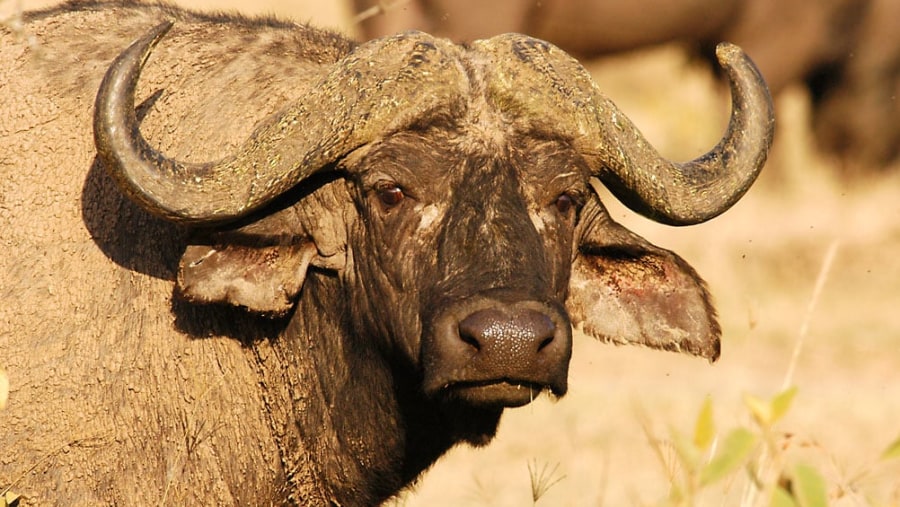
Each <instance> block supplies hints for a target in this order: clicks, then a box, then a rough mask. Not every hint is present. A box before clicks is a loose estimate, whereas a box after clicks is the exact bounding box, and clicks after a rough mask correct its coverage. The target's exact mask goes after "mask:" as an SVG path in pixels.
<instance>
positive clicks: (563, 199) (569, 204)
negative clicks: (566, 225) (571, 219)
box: [555, 193, 578, 215]
mask: <svg viewBox="0 0 900 507" xmlns="http://www.w3.org/2000/svg"><path fill="white" fill-rule="evenodd" d="M555 204H556V210H557V211H559V213H560V214H561V215H568V214H569V213H570V212H571V211H572V210H573V209H574V208H576V207H577V206H578V199H577V198H576V197H575V196H573V195H571V194H569V193H564V194H560V196H559V197H557V198H556V202H555Z"/></svg>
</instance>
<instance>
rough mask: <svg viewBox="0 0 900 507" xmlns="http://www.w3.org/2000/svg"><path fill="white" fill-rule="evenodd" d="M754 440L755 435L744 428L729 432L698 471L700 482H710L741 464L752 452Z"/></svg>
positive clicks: (704, 483) (705, 483)
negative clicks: (713, 456)
mask: <svg viewBox="0 0 900 507" xmlns="http://www.w3.org/2000/svg"><path fill="white" fill-rule="evenodd" d="M756 440H757V438H756V435H754V434H753V433H752V432H751V431H750V430H748V429H745V428H738V429H736V430H733V431H732V432H731V433H729V434H728V436H727V437H725V441H724V442H723V443H722V447H721V449H720V450H719V452H718V453H717V454H716V457H715V458H713V459H712V461H710V462H709V463H708V464H707V465H706V466H705V467H703V470H701V471H700V484H701V485H707V484H712V483H714V482H716V481H718V480H719V479H722V478H723V477H725V476H727V475H728V474H730V473H731V472H733V471H735V470H736V469H737V468H738V467H740V466H741V465H743V464H744V463H745V462H746V461H747V458H748V457H749V456H750V453H751V452H753V447H754V446H755V445H756Z"/></svg>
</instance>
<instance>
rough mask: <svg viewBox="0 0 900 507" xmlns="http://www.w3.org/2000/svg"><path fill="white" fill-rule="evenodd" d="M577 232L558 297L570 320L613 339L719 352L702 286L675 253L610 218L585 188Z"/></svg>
mask: <svg viewBox="0 0 900 507" xmlns="http://www.w3.org/2000/svg"><path fill="white" fill-rule="evenodd" d="M577 238H578V240H579V241H580V243H579V247H578V251H577V252H576V254H575V259H574V262H573V265H572V274H571V279H570V282H569V295H568V299H567V301H566V305H567V307H568V310H569V314H570V316H571V318H572V323H573V325H574V326H576V327H580V328H581V329H582V330H583V331H584V332H585V333H586V334H588V335H590V336H593V337H595V338H597V339H600V340H603V341H608V342H612V343H616V344H634V345H643V346H647V347H650V348H654V349H663V350H671V351H677V352H686V353H690V354H693V355H697V356H702V357H705V358H706V359H708V360H710V361H715V360H716V359H717V358H718V357H719V350H720V349H719V334H720V329H719V325H718V323H717V322H716V315H715V310H714V309H713V307H712V304H711V302H710V297H709V293H708V292H707V290H706V285H705V283H704V282H703V280H701V279H700V277H699V276H698V275H697V273H696V272H695V271H694V269H693V268H691V267H690V266H689V265H688V264H687V263H686V262H685V261H684V260H683V259H681V258H680V257H678V256H677V255H675V254H674V253H672V252H670V251H668V250H664V249H662V248H658V247H656V246H654V245H652V244H650V243H649V242H647V240H645V239H643V238H641V237H640V236H638V235H636V234H634V233H632V232H631V231H629V230H628V229H626V228H624V227H622V226H621V225H619V224H618V223H616V222H615V221H613V220H612V218H610V216H609V214H608V213H607V211H606V209H605V208H604V207H603V204H601V203H600V199H599V198H598V197H597V196H596V194H593V193H592V194H591V199H590V200H589V202H588V204H587V205H586V206H585V208H584V210H583V211H582V215H581V220H580V224H579V235H578V237H577Z"/></svg>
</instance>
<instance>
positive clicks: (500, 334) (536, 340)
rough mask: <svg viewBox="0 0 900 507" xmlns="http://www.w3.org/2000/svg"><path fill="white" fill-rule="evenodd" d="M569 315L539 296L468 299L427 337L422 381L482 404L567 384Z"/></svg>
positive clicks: (525, 397)
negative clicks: (533, 298) (535, 298)
mask: <svg viewBox="0 0 900 507" xmlns="http://www.w3.org/2000/svg"><path fill="white" fill-rule="evenodd" d="M571 355H572V330H571V326H570V325H569V320H568V317H567V316H566V315H565V313H563V312H562V311H560V310H559V309H557V308H556V307H554V306H551V305H547V304H544V303H540V302H536V301H518V302H512V303H506V302H499V301H495V300H485V301H477V300H476V301H475V302H474V304H473V303H463V304H460V305H458V306H455V307H451V308H449V309H448V310H447V311H446V312H443V313H442V314H440V315H439V316H438V317H437V319H436V320H435V324H434V333H433V334H431V335H429V336H428V337H427V338H426V340H425V343H423V351H422V359H423V370H424V371H423V373H424V378H423V387H424V389H425V391H426V393H431V394H438V393H446V394H448V395H450V396H457V397H459V398H462V399H466V400H469V401H471V402H473V403H478V404H482V405H498V406H518V405H523V404H525V403H528V402H529V401H530V400H531V399H533V398H534V396H536V395H537V394H539V393H540V392H541V391H543V390H549V391H551V392H553V393H554V394H556V395H563V394H565V392H566V389H567V376H568V370H569V358H570V357H571Z"/></svg>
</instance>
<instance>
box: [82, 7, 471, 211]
mask: <svg viewBox="0 0 900 507" xmlns="http://www.w3.org/2000/svg"><path fill="white" fill-rule="evenodd" d="M171 27H172V23H171V22H165V23H162V24H160V25H158V26H157V27H155V28H154V29H153V30H151V31H150V32H149V33H148V34H146V35H145V36H144V37H142V38H140V39H138V40H137V41H135V42H134V43H133V44H132V45H131V46H130V47H129V48H128V49H126V50H125V51H123V52H122V53H121V54H120V55H119V56H118V57H117V58H116V59H115V61H113V63H112V64H111V65H110V67H109V70H108V71H107V73H106V75H105V76H104V78H103V82H102V84H101V85H100V89H99V91H98V93H97V100H96V103H95V110H94V140H95V144H96V146H97V152H98V155H99V157H100V158H101V159H102V160H103V162H104V165H105V166H106V167H107V169H108V170H109V171H110V174H111V175H112V176H113V178H114V179H115V180H116V182H117V183H118V185H119V186H120V187H121V188H122V190H123V191H124V192H125V194H126V195H128V196H129V197H130V198H132V199H133V200H135V201H136V202H137V203H139V204H140V205H142V206H143V207H144V208H146V209H147V210H148V211H150V212H152V213H154V214H156V215H159V216H162V217H163V218H166V219H169V220H173V221H178V222H186V223H219V222H226V221H231V220H235V219H237V218H240V217H242V216H245V215H247V214H248V213H250V212H252V211H254V210H256V209H259V208H260V207H261V206H263V205H265V204H266V203H268V202H270V201H271V200H272V199H274V198H275V197H276V196H278V195H279V194H281V193H282V192H284V191H286V190H288V189H290V188H291V187H292V186H294V185H296V184H297V183H298V182H300V181H301V180H303V179H304V178H306V177H308V176H310V175H311V174H313V173H314V172H316V171H318V170H320V169H322V168H323V167H326V166H328V165H329V164H330V163H331V162H334V161H336V160H337V159H339V158H340V157H342V156H344V155H345V154H346V153H348V152H349V151H352V150H353V149H355V148H357V147H359V146H361V145H363V144H365V143H367V142H370V141H372V140H374V139H376V138H378V137H379V136H382V135H385V134H386V133H388V132H391V131H394V130H398V129H400V128H403V127H405V126H408V125H409V124H411V123H413V122H415V121H417V120H419V119H421V118H422V117H424V116H427V115H428V114H429V112H434V111H446V110H447V109H448V108H450V107H453V105H454V104H459V103H460V100H461V99H460V97H461V96H462V95H461V93H462V92H463V90H464V88H465V87H467V86H468V84H467V83H468V81H467V80H466V78H465V73H464V71H463V69H462V68H461V67H460V66H459V64H458V58H456V57H455V53H454V52H455V51H457V50H456V49H455V48H454V46H453V45H452V44H450V43H449V42H445V41H440V40H437V39H434V38H432V37H431V36H429V35H427V34H422V33H417V32H409V33H405V34H401V35H399V36H395V37H389V38H385V39H379V40H376V41H372V42H369V43H366V44H363V45H361V46H359V47H357V48H356V49H355V50H354V51H353V52H352V53H350V54H349V55H347V56H346V57H345V58H343V59H342V60H340V61H339V62H337V63H336V64H335V65H334V66H333V67H332V68H331V70H330V71H329V72H328V73H327V74H326V75H325V76H324V77H323V78H322V80H321V81H320V82H319V83H318V84H317V85H315V86H313V87H312V88H311V89H310V91H309V92H308V93H307V94H306V95H305V96H303V97H302V98H301V99H300V100H298V101H297V102H296V103H294V104H292V105H291V106H289V107H288V108H287V109H285V110H284V111H282V112H281V113H279V114H278V115H277V116H273V117H272V118H271V119H270V120H268V121H267V122H265V123H264V124H262V125H261V126H260V127H259V128H257V130H256V131H255V132H254V134H253V135H251V136H250V138H248V139H247V140H246V141H245V142H244V143H243V144H242V145H241V147H240V148H239V149H238V150H237V152H236V153H235V154H233V155H231V156H228V157H226V158H224V159H221V160H219V161H215V162H208V163H199V164H194V163H186V162H180V161H177V160H172V159H169V158H166V157H165V156H164V155H162V154H161V153H159V152H158V151H156V150H154V149H153V148H152V147H151V146H150V145H149V144H148V143H147V141H145V140H144V138H143V137H142V136H141V134H140V131H139V125H138V121H137V118H136V116H135V111H134V91H135V87H136V85H137V81H138V78H139V76H140V72H141V69H142V67H143V65H144V62H145V61H146V60H147V58H148V56H149V54H150V51H151V50H152V49H153V47H154V46H155V45H156V44H157V43H158V42H159V41H160V40H161V39H162V37H163V36H164V35H165V34H166V32H168V30H169V29H170V28H171ZM423 90H427V92H423Z"/></svg>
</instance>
